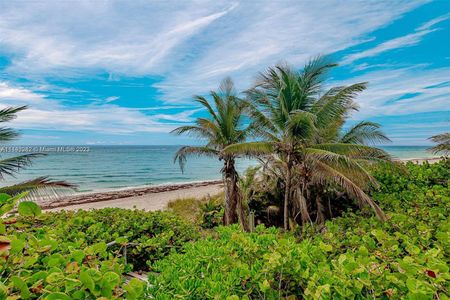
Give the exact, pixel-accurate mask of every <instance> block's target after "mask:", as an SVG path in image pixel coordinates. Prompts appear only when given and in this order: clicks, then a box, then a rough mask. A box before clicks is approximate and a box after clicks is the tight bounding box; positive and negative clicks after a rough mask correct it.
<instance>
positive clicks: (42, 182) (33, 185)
mask: <svg viewBox="0 0 450 300" xmlns="http://www.w3.org/2000/svg"><path fill="white" fill-rule="evenodd" d="M25 109H27V106H19V107H8V108H5V109H2V110H0V123H4V122H9V121H11V120H13V119H15V118H16V116H17V113H19V112H21V111H23V110H25ZM18 136H19V134H18V132H17V131H15V130H14V129H12V128H9V127H0V143H6V142H10V141H11V140H14V139H16V138H17V137H18ZM41 156H44V154H42V153H30V154H24V155H19V156H14V157H9V158H4V159H0V179H4V178H5V176H14V175H15V174H16V173H18V172H19V171H20V170H21V169H23V168H25V167H27V166H30V165H31V163H32V160H33V159H35V158H37V157H41ZM74 188H75V186H74V185H73V184H70V183H67V182H65V181H53V180H50V179H48V178H47V177H38V178H35V179H32V180H29V181H26V182H22V183H18V184H15V185H12V186H4V187H0V193H6V194H9V195H12V196H14V195H16V194H19V193H21V192H24V191H29V192H30V195H29V197H31V198H39V197H42V196H45V197H47V198H48V197H50V198H52V197H57V196H58V195H59V191H60V190H61V189H74Z"/></svg>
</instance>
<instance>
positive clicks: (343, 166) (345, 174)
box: [225, 57, 389, 229]
mask: <svg viewBox="0 0 450 300" xmlns="http://www.w3.org/2000/svg"><path fill="white" fill-rule="evenodd" d="M334 66H336V65H335V64H332V63H328V62H327V61H326V59H324V58H323V57H318V58H316V59H313V60H311V61H310V62H309V63H308V64H306V66H305V67H304V68H303V69H302V70H301V71H294V70H293V69H292V68H290V67H288V66H285V65H283V66H277V67H274V68H269V69H268V71H267V72H265V73H263V74H261V75H260V77H259V80H258V81H257V82H256V84H255V86H254V87H253V88H251V89H250V90H248V91H247V97H248V99H249V102H250V103H251V105H249V108H250V115H251V117H252V118H253V120H254V122H255V123H256V124H258V126H255V127H256V128H257V129H258V134H259V136H260V137H261V139H262V140H261V141H255V142H248V143H241V144H235V145H231V146H229V147H227V149H226V150H225V152H226V153H235V154H236V153H241V154H246V155H250V156H258V157H264V158H265V159H266V160H269V161H270V163H271V164H273V166H274V168H276V169H277V170H278V171H277V172H279V173H281V174H282V176H283V178H282V179H283V182H284V201H283V214H284V228H285V229H288V228H289V219H290V218H291V217H292V218H293V219H296V218H297V217H298V216H300V218H301V220H302V222H305V221H308V220H309V221H310V216H309V213H308V206H309V204H310V203H312V202H313V201H312V199H313V198H315V199H316V198H317V197H320V189H321V188H323V187H325V186H329V185H332V186H337V187H339V189H342V190H344V191H345V192H346V193H347V194H348V195H350V196H352V197H353V198H354V199H356V200H358V202H359V204H360V205H364V204H367V205H369V206H371V207H372V208H373V210H374V211H375V212H376V214H377V216H378V217H379V218H380V219H384V218H385V216H384V214H383V212H382V210H381V209H380V208H379V207H378V205H377V204H376V203H375V202H374V201H373V200H372V199H371V198H370V197H369V196H368V195H367V194H366V193H365V192H364V189H366V188H368V187H369V186H370V185H374V184H376V182H375V179H374V178H373V177H372V176H371V175H370V174H369V173H368V172H367V171H366V170H365V168H364V165H363V163H367V162H373V161H378V160H385V159H388V158H389V157H388V155H387V154H386V153H385V152H384V151H382V150H379V149H377V148H373V147H370V146H367V145H364V144H365V143H366V142H368V141H370V140H374V139H375V140H376V139H385V137H384V135H382V133H381V132H379V131H378V130H377V128H376V127H377V125H375V124H373V123H368V122H366V123H362V124H359V126H356V127H353V130H352V129H351V130H350V131H349V132H347V133H346V134H341V132H342V127H343V124H344V123H345V120H346V118H347V117H348V115H349V114H350V112H351V111H355V110H357V105H356V104H355V102H354V101H353V99H354V98H355V97H356V95H357V94H358V93H359V92H361V91H363V90H364V89H365V88H366V83H356V84H353V85H349V86H339V87H333V88H331V89H329V90H327V91H326V92H325V93H322V90H323V82H324V79H325V75H326V73H327V72H328V71H329V70H330V69H331V68H332V67H334ZM370 128H371V129H372V130H369V129H370ZM317 190H319V193H318V192H317ZM315 202H317V203H320V200H317V201H315ZM319 209H320V208H319ZM290 211H292V214H290Z"/></svg>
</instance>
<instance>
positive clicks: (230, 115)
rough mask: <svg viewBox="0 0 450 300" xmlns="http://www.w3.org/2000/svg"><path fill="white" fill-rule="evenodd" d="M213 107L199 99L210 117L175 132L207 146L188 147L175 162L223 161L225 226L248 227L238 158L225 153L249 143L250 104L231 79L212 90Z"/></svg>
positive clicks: (198, 97) (177, 154) (199, 119)
mask: <svg viewBox="0 0 450 300" xmlns="http://www.w3.org/2000/svg"><path fill="white" fill-rule="evenodd" d="M210 96H211V99H212V102H213V104H210V102H209V101H208V100H206V99H205V98H204V97H202V96H195V97H194V98H195V101H197V102H198V103H200V104H201V105H202V106H203V107H204V108H206V111H207V113H208V117H207V118H197V120H196V122H195V125H189V126H182V127H179V128H177V129H175V130H173V131H172V132H173V133H175V134H185V133H186V134H191V135H194V136H196V137H200V138H201V139H203V140H205V141H206V145H204V146H199V147H196V146H185V147H182V148H181V149H179V150H178V152H177V153H176V155H175V158H174V160H175V161H178V162H179V164H180V167H181V169H182V170H183V169H184V165H185V162H186V158H187V156H189V155H201V156H209V157H215V158H218V159H219V160H221V161H223V168H222V170H221V172H222V178H223V183H224V189H225V200H224V202H225V203H224V207H225V211H224V224H225V225H228V224H232V223H236V222H237V221H238V220H240V222H241V224H242V225H243V226H244V227H245V228H246V218H245V215H244V209H243V206H242V196H241V192H240V190H239V187H238V179H239V177H238V173H237V171H236V168H235V163H236V157H237V156H236V155H234V154H228V153H225V152H223V149H225V148H226V147H227V146H229V145H232V144H239V143H242V142H244V141H245V140H246V138H247V136H248V134H249V133H250V131H251V130H250V129H251V125H245V124H244V111H245V109H246V103H245V102H244V101H242V99H240V98H238V97H237V95H236V91H235V89H234V85H233V82H232V81H231V79H230V78H226V79H225V80H223V81H222V83H221V85H220V87H219V90H218V91H217V92H215V91H211V92H210Z"/></svg>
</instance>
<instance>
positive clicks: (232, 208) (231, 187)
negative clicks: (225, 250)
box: [222, 158, 239, 225]
mask: <svg viewBox="0 0 450 300" xmlns="http://www.w3.org/2000/svg"><path fill="white" fill-rule="evenodd" d="M222 174H223V186H224V190H225V197H224V208H225V209H224V215H223V224H224V225H230V224H234V223H237V221H238V219H239V218H238V214H237V209H236V208H237V205H238V193H237V177H236V175H237V173H236V170H235V169H234V159H232V158H227V159H225V162H224V166H223V173H222Z"/></svg>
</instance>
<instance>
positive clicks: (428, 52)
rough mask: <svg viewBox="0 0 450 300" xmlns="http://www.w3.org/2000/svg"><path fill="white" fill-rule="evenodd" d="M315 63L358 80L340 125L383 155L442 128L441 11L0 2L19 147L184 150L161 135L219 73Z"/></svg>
mask: <svg viewBox="0 0 450 300" xmlns="http://www.w3.org/2000/svg"><path fill="white" fill-rule="evenodd" d="M318 54H327V55H330V56H331V57H332V58H333V59H334V60H335V61H336V62H338V63H339V64H340V66H339V67H338V68H336V69H335V70H334V71H333V72H332V74H331V78H330V80H329V84H330V85H333V84H346V83H354V82H360V81H368V82H369V88H368V90H367V91H365V92H364V93H363V94H361V96H360V97H359V98H358V102H359V104H360V112H359V113H357V114H354V115H353V116H352V121H353V122H356V121H358V120H361V119H369V120H373V121H377V122H380V123H381V124H383V125H384V129H385V131H386V132H387V133H388V135H389V137H390V138H391V139H392V140H393V141H394V145H422V144H427V143H428V142H427V140H426V138H427V137H429V136H430V135H432V134H436V133H440V132H443V131H448V130H449V127H450V126H449V124H450V123H449V121H450V1H435V2H433V1H431V2H430V1H409V0H406V1H392V0H389V1H385V2H383V1H297V0H296V1H288V0H286V1H269V0H267V1H262V0H261V1H256V0H254V1H241V2H239V1H223V2H222V1H190V2H189V1H100V0H97V1H54V2H53V1H0V107H5V106H10V105H22V104H27V105H29V106H30V109H28V110H27V111H25V112H23V113H21V114H20V116H19V118H18V119H17V120H15V121H14V122H13V124H12V126H14V127H15V128H19V129H20V130H21V131H22V133H23V135H22V138H21V140H20V141H19V143H20V144H185V143H193V142H195V141H192V140H189V139H187V138H183V137H175V136H172V135H171V134H169V133H168V132H169V131H170V130H171V129H173V128H175V127H177V126H179V125H181V124H188V123H190V122H192V121H193V119H195V118H196V117H198V116H201V115H204V113H205V112H204V111H202V110H201V109H200V108H199V107H198V106H197V105H196V104H194V103H193V102H192V98H191V96H192V95H194V94H206V93H207V92H208V91H209V90H210V89H214V88H215V87H216V86H217V85H218V83H219V82H220V80H221V79H222V78H224V77H225V76H231V77H232V78H233V79H234V80H235V82H236V84H237V86H238V88H239V89H241V90H243V89H246V88H248V87H249V86H250V85H251V83H252V81H253V80H254V78H255V75H256V74H257V72H260V71H263V70H264V69H265V68H267V67H268V66H270V65H274V64H276V63H278V62H289V63H290V64H292V65H294V66H295V67H301V65H302V64H303V63H304V62H305V61H306V60H308V59H309V58H311V57H313V56H316V55H318Z"/></svg>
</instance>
